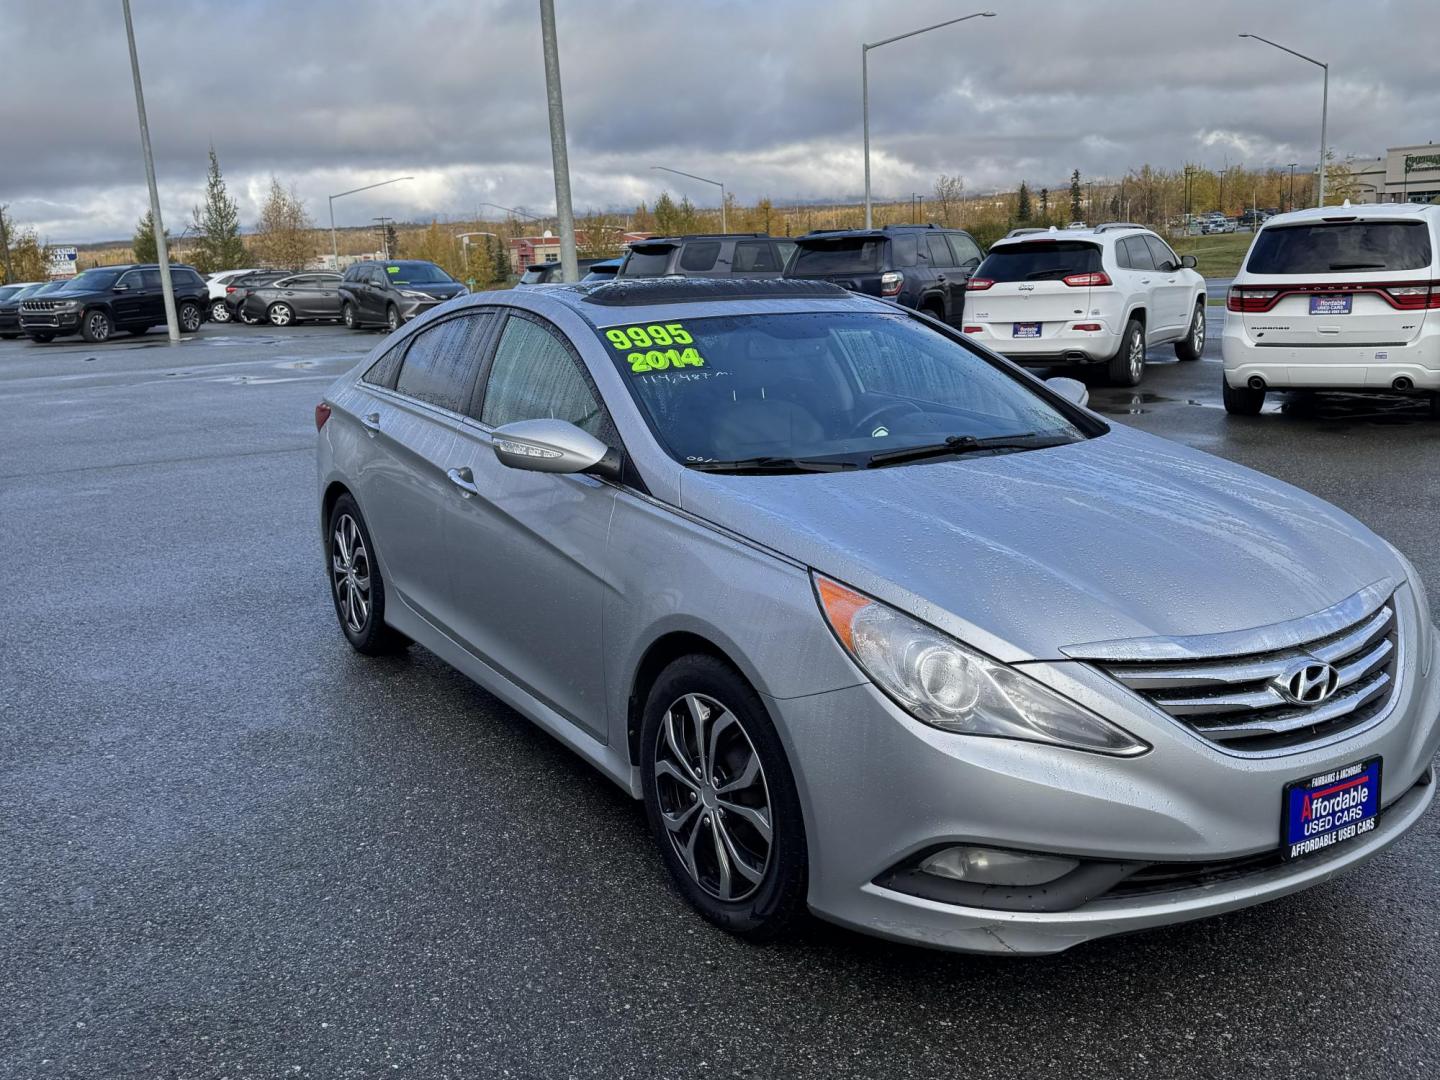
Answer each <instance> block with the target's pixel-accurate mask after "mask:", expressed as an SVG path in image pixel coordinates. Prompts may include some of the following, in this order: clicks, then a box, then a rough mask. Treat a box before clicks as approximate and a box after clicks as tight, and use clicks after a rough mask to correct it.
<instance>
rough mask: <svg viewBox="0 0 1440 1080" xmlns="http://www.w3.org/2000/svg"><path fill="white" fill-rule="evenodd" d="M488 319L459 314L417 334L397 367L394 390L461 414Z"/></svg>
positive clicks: (477, 362)
mask: <svg viewBox="0 0 1440 1080" xmlns="http://www.w3.org/2000/svg"><path fill="white" fill-rule="evenodd" d="M490 319H491V316H489V315H478V314H477V315H462V316H460V317H459V318H455V319H446V320H445V321H444V322H442V323H438V324H437V325H434V326H430V327H427V328H426V329H424V330H422V331H420V332H419V333H418V334H416V335H415V337H414V338H413V339H412V340H411V342H410V348H409V349H408V350H406V352H405V360H404V362H403V363H402V364H401V365H400V375H399V377H398V378H397V379H396V380H395V389H396V391H398V392H399V393H401V394H405V395H407V396H409V397H413V398H416V399H418V400H420V401H425V402H428V403H429V404H431V405H438V406H440V407H441V408H442V409H450V410H451V411H452V412H463V411H464V410H465V406H466V405H468V404H469V401H470V389H471V387H472V386H473V385H474V382H475V372H476V369H477V368H478V367H479V364H480V358H481V352H482V346H483V345H484V341H485V331H486V330H487V329H488V328H489V326H490Z"/></svg>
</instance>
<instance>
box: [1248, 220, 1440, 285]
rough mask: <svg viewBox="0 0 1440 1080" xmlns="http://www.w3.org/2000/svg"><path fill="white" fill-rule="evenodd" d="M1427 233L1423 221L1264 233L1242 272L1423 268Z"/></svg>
mask: <svg viewBox="0 0 1440 1080" xmlns="http://www.w3.org/2000/svg"><path fill="white" fill-rule="evenodd" d="M1430 258H1431V255H1430V230H1429V228H1428V227H1427V226H1426V225H1425V223H1424V222H1421V221H1346V222H1318V223H1316V224H1314V225H1277V226H1274V227H1272V228H1268V229H1262V230H1261V232H1260V235H1259V236H1258V237H1256V239H1255V248H1254V250H1253V251H1251V252H1250V258H1249V260H1248V261H1247V262H1246V264H1245V269H1246V270H1248V271H1249V272H1250V273H1252V274H1337V273H1346V272H1349V271H1366V270H1423V269H1425V268H1426V267H1428V266H1429V265H1430Z"/></svg>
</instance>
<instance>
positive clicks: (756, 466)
mask: <svg viewBox="0 0 1440 1080" xmlns="http://www.w3.org/2000/svg"><path fill="white" fill-rule="evenodd" d="M685 467H686V468H687V469H694V470H695V471H696V472H718V473H769V472H774V473H802V472H840V471H842V470H844V469H854V468H856V467H857V466H856V465H855V463H854V462H853V461H817V460H813V459H807V458H792V457H771V456H769V455H766V456H764V457H752V458H739V459H737V460H735V461H687V462H685Z"/></svg>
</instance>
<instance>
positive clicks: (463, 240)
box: [455, 203, 500, 275]
mask: <svg viewBox="0 0 1440 1080" xmlns="http://www.w3.org/2000/svg"><path fill="white" fill-rule="evenodd" d="M485 205H487V206H488V205H490V204H489V203H486V204H485ZM472 236H488V237H491V238H492V239H493V240H494V241H495V242H496V243H497V244H498V243H499V242H500V236H499V234H498V233H493V232H485V231H484V230H483V229H476V230H475V231H474V232H457V233H456V234H455V239H456V240H459V241H460V255H461V257H462V258H463V259H464V260H465V273H466V274H467V275H468V274H469V273H470V237H472Z"/></svg>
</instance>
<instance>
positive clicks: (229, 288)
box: [225, 285, 235, 296]
mask: <svg viewBox="0 0 1440 1080" xmlns="http://www.w3.org/2000/svg"><path fill="white" fill-rule="evenodd" d="M234 291H235V286H234V285H226V286H225V295H226V296H229V295H230V294H231V293H232V292H234Z"/></svg>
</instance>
